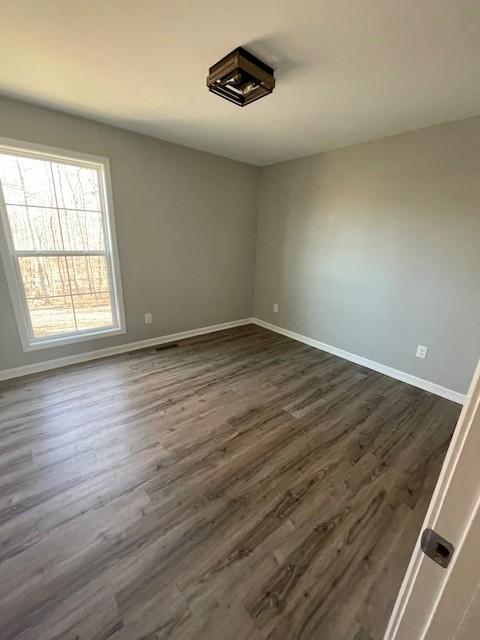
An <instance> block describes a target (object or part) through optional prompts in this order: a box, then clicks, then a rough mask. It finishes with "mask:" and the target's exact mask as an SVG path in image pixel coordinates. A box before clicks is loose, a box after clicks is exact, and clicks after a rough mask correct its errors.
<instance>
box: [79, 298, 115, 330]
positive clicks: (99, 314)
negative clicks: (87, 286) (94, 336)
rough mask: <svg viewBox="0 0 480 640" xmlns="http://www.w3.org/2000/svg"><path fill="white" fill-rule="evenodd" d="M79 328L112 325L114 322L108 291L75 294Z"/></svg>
mask: <svg viewBox="0 0 480 640" xmlns="http://www.w3.org/2000/svg"><path fill="white" fill-rule="evenodd" d="M73 305H74V309H75V319H76V321H77V327H78V330H79V331H81V330H82V329H83V330H85V329H95V328H98V327H110V326H111V325H112V324H113V319H112V309H111V305H110V296H109V295H108V293H98V294H95V293H94V294H85V295H79V296H73Z"/></svg>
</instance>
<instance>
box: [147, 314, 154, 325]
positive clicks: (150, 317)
mask: <svg viewBox="0 0 480 640" xmlns="http://www.w3.org/2000/svg"><path fill="white" fill-rule="evenodd" d="M152 320H153V316H152V314H151V313H146V314H145V324H152Z"/></svg>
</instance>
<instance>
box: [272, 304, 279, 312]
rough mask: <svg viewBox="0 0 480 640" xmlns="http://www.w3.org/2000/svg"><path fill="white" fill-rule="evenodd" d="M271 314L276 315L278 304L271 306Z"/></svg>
mask: <svg viewBox="0 0 480 640" xmlns="http://www.w3.org/2000/svg"><path fill="white" fill-rule="evenodd" d="M273 313H278V304H274V305H273Z"/></svg>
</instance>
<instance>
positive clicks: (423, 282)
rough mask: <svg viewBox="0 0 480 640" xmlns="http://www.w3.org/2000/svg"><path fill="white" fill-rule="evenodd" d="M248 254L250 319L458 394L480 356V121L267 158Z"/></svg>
mask: <svg viewBox="0 0 480 640" xmlns="http://www.w3.org/2000/svg"><path fill="white" fill-rule="evenodd" d="M256 261H257V269H256V288H255V315H256V316H257V317H258V318H262V319H263V320H266V321H269V322H272V323H274V324H277V325H280V326H282V327H284V328H287V329H290V330H292V331H296V332H299V333H302V334H304V335H306V336H309V337H310V338H314V339H317V340H320V341H322V342H325V343H327V344H330V345H333V346H336V347H339V348H341V349H345V350H347V351H350V352H353V353H355V354H357V355H361V356H364V357H367V358H370V359H372V360H375V361H377V362H380V363H382V364H385V365H388V366H391V367H394V368H396V369H400V370H402V371H405V372H408V373H411V374H413V375H416V376H419V377H421V378H425V379H427V380H430V381H432V382H436V383H437V384H440V385H444V386H446V387H448V388H451V389H454V390H456V391H460V392H466V390H467V387H468V384H469V381H470V379H471V376H472V374H473V370H474V367H475V364H476V361H477V360H478V357H479V355H480V295H479V293H480V291H479V273H480V118H472V119H469V120H464V121H460V122H456V123H452V124H447V125H442V126H438V127H432V128H429V129H425V130H422V131H417V132H414V133H411V134H410V133H409V134H405V135H399V136H394V137H390V138H385V139H383V140H379V141H375V142H372V143H368V144H361V145H356V146H354V147H349V148H346V149H341V150H338V151H334V152H330V153H325V154H320V155H316V156H311V157H308V158H302V159H299V160H294V161H291V162H286V163H282V164H277V165H273V166H271V167H268V168H266V169H264V170H263V171H262V177H261V185H260V200H259V220H258V231H257V256H256ZM275 302H276V303H278V304H279V305H280V310H279V313H273V312H272V305H273V303H275ZM417 344H424V345H428V347H429V353H428V358H427V360H419V359H417V358H415V350H416V346H417Z"/></svg>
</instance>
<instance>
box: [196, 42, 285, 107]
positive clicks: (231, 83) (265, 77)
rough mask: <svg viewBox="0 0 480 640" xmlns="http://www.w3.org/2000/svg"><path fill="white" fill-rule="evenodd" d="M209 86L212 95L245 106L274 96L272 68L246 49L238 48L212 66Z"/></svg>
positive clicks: (209, 74) (208, 81)
mask: <svg viewBox="0 0 480 640" xmlns="http://www.w3.org/2000/svg"><path fill="white" fill-rule="evenodd" d="M207 87H208V89H209V91H211V92H212V93H216V94H217V95H218V96H221V97H222V98H225V100H229V101H230V102H233V103H234V104H237V105H238V106H239V107H244V106H245V105H247V104H250V103H251V102H255V100H258V99H259V98H263V96H266V95H268V94H269V93H272V91H273V89H274V87H275V78H274V77H273V69H272V68H271V67H269V66H268V64H265V63H264V62H262V61H261V60H259V59H258V58H256V57H255V56H254V55H252V54H251V53H249V52H248V51H246V50H245V49H244V48H243V47H238V48H237V49H235V50H234V51H232V52H231V53H229V54H228V55H226V56H225V57H224V58H222V59H221V60H219V61H218V62H217V63H216V64H214V65H213V67H210V69H209V73H208V77H207Z"/></svg>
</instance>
